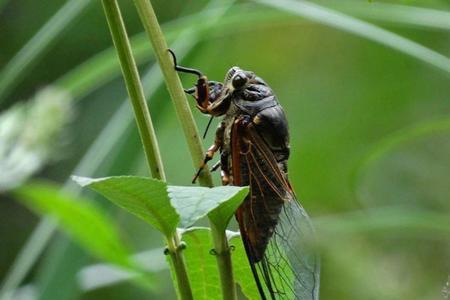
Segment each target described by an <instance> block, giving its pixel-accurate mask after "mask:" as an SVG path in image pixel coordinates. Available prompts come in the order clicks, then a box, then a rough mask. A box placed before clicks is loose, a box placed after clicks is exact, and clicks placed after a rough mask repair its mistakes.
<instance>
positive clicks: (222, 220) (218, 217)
mask: <svg viewBox="0 0 450 300" xmlns="http://www.w3.org/2000/svg"><path fill="white" fill-rule="evenodd" d="M221 188H231V187H218V188H216V189H218V190H219V191H220V189H221ZM233 188H237V187H233ZM230 191H231V190H230ZM248 192H249V188H248V187H239V191H238V192H236V193H235V194H234V195H233V196H232V198H231V199H229V200H228V201H226V202H221V203H220V204H219V206H218V207H217V208H216V209H214V210H213V211H211V212H210V213H209V214H208V217H209V220H210V221H211V222H212V223H214V224H215V225H216V227H217V229H219V230H225V229H226V227H227V225H228V222H230V219H231V217H232V216H233V215H234V213H235V212H236V210H237V209H238V207H239V205H241V203H242V202H243V201H244V199H245V197H246V196H247V194H248Z"/></svg>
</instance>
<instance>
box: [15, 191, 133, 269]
mask: <svg viewBox="0 0 450 300" xmlns="http://www.w3.org/2000/svg"><path fill="white" fill-rule="evenodd" d="M14 194H15V195H16V196H17V198H18V199H19V200H21V201H22V203H23V204H24V205H26V206H27V207H29V208H30V209H31V210H33V211H35V212H36V213H38V214H41V215H46V214H49V215H51V216H53V217H55V218H56V219H57V220H58V221H59V223H60V226H61V228H62V229H63V230H65V231H66V232H67V233H68V234H69V235H70V236H72V238H73V239H75V240H76V241H78V243H79V244H80V245H82V246H83V247H85V248H86V249H87V250H88V251H90V252H91V253H93V254H94V255H96V256H97V257H99V258H101V259H103V260H106V261H109V262H112V263H115V264H118V265H122V266H125V267H130V266H131V264H130V262H129V260H128V256H129V252H128V250H127V249H126V248H125V247H124V245H123V244H122V243H121V241H120V238H119V233H118V232H117V230H116V228H115V225H114V223H113V221H112V220H111V219H109V218H108V217H107V216H106V215H105V214H104V213H103V212H102V211H100V210H99V209H98V208H96V207H95V206H93V205H92V204H90V203H89V202H88V201H87V200H84V201H83V199H80V198H79V197H77V198H74V197H73V196H71V195H69V194H62V193H61V192H60V187H58V186H56V185H53V184H49V183H30V184H27V185H25V186H23V187H21V188H19V189H17V190H15V191H14Z"/></svg>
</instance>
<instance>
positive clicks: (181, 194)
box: [168, 186, 248, 230]
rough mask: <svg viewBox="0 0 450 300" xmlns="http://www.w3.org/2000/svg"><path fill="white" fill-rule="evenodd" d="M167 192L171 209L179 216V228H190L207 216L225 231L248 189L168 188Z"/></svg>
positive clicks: (225, 187) (229, 187) (222, 187)
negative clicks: (173, 208)
mask: <svg viewBox="0 0 450 300" xmlns="http://www.w3.org/2000/svg"><path fill="white" fill-rule="evenodd" d="M168 192H169V197H170V199H171V203H172V205H173V207H175V209H176V210H177V211H178V213H179V214H180V217H181V220H180V226H182V227H189V226H192V224H194V223H195V222H196V221H197V220H199V219H200V218H202V217H204V216H206V215H207V214H208V216H209V217H210V219H211V221H212V222H214V223H215V224H216V226H218V227H219V229H221V230H225V227H226V226H227V224H228V222H229V220H230V218H231V216H232V215H233V214H234V212H235V210H236V209H237V207H238V206H239V205H240V204H241V203H242V201H243V200H244V198H245V196H246V195H247V193H248V188H247V187H237V186H220V187H214V188H205V187H184V186H169V187H168Z"/></svg>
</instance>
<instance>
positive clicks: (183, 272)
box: [167, 233, 194, 300]
mask: <svg viewBox="0 0 450 300" xmlns="http://www.w3.org/2000/svg"><path fill="white" fill-rule="evenodd" d="M167 248H168V250H169V255H170V259H171V262H172V266H173V269H174V270H175V274H176V276H175V277H176V280H177V286H178V291H179V294H180V297H181V299H183V300H192V299H194V298H193V296H192V290H191V285H190V283H189V277H188V274H187V269H186V263H185V261H184V256H183V253H182V251H183V249H182V247H181V243H180V240H179V239H178V236H177V234H176V233H175V235H174V236H173V237H171V238H169V239H167Z"/></svg>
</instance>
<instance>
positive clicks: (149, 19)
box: [134, 0, 237, 300]
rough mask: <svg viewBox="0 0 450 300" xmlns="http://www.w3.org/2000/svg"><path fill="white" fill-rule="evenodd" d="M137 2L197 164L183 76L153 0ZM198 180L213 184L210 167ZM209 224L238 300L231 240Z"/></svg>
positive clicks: (199, 152) (223, 274) (223, 275)
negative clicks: (170, 52) (173, 58)
mask: <svg viewBox="0 0 450 300" xmlns="http://www.w3.org/2000/svg"><path fill="white" fill-rule="evenodd" d="M134 3H135V5H136V8H137V11H138V13H139V17H140V18H141V21H142V24H143V26H144V28H145V31H146V32H147V34H148V37H149V39H150V41H151V43H152V46H153V49H154V51H155V54H156V58H157V60H158V63H159V65H160V67H161V71H162V73H163V75H164V79H165V81H166V85H167V89H168V90H169V94H170V96H171V98H172V100H173V103H174V106H175V110H176V112H177V117H178V119H179V121H180V122H181V124H182V128H183V131H184V135H185V138H186V141H187V143H188V146H189V151H190V153H191V157H192V161H193V163H194V166H195V167H198V166H199V163H200V162H201V161H202V160H203V156H204V153H205V152H204V149H203V146H202V141H201V139H200V136H199V134H198V129H197V125H196V124H195V121H194V118H193V116H192V112H191V110H190V108H189V105H188V102H187V99H186V95H185V93H184V90H183V87H182V85H181V81H180V78H179V77H178V74H177V73H176V72H175V70H174V66H173V61H172V57H171V56H170V54H169V52H168V51H167V50H168V47H167V43H166V41H165V39H164V35H163V33H162V31H161V28H160V26H159V23H158V19H157V18H156V15H155V12H154V10H153V7H152V5H151V3H150V0H134ZM199 181H200V184H201V185H202V186H207V187H212V186H213V182H212V177H211V174H210V172H209V170H207V169H205V170H204V171H203V172H202V173H201V174H200V177H199ZM210 225H211V234H212V237H213V241H214V250H215V251H216V253H217V255H216V261H217V266H218V269H219V273H220V281H221V288H222V295H223V298H224V299H227V300H228V299H230V300H235V299H237V294H236V285H235V282H234V278H233V270H232V263H231V256H230V252H229V245H228V240H227V238H226V235H225V231H224V230H219V229H218V228H216V227H215V226H214V224H213V223H212V222H210Z"/></svg>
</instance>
